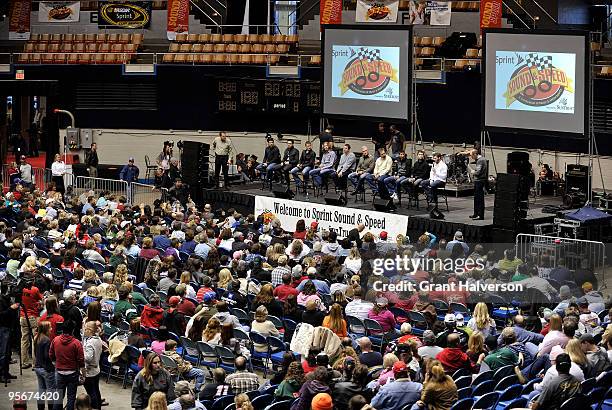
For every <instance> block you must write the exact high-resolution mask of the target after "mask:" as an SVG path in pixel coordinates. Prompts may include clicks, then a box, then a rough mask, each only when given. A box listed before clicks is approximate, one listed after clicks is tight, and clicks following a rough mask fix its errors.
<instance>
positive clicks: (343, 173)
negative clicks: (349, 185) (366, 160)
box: [332, 144, 357, 189]
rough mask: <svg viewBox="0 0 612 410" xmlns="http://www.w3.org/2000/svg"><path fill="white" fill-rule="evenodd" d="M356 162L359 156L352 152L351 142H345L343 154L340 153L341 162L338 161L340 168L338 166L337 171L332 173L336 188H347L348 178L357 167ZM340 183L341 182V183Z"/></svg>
mask: <svg viewBox="0 0 612 410" xmlns="http://www.w3.org/2000/svg"><path fill="white" fill-rule="evenodd" d="M356 162H357V158H356V157H355V154H353V153H352V152H351V146H350V145H349V144H344V146H343V147H342V155H340V162H338V168H336V171H335V172H334V173H333V174H332V178H334V184H336V188H339V189H346V178H347V177H348V175H349V174H350V173H351V172H352V171H353V169H354V168H355V163H356ZM338 183H340V185H339V184H338Z"/></svg>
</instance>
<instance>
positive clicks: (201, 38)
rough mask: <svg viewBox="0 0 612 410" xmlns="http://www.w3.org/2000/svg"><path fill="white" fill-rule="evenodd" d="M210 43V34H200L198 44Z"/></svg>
mask: <svg viewBox="0 0 612 410" xmlns="http://www.w3.org/2000/svg"><path fill="white" fill-rule="evenodd" d="M209 41H210V34H208V33H202V34H198V43H202V44H205V43H208V42H209Z"/></svg>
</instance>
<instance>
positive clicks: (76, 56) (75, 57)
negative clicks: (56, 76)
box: [67, 54, 79, 64]
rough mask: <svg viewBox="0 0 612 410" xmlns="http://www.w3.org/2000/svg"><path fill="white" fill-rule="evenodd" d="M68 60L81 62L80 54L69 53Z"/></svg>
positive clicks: (71, 62) (74, 62) (73, 62)
mask: <svg viewBox="0 0 612 410" xmlns="http://www.w3.org/2000/svg"><path fill="white" fill-rule="evenodd" d="M67 62H68V64H77V63H78V62H79V55H78V54H68V59H67Z"/></svg>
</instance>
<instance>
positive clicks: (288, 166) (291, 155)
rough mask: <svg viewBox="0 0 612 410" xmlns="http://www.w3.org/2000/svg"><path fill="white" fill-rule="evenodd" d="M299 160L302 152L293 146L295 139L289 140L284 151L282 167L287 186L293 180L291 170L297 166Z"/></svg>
mask: <svg viewBox="0 0 612 410" xmlns="http://www.w3.org/2000/svg"><path fill="white" fill-rule="evenodd" d="M299 161H300V152H299V151H298V150H297V148H295V147H294V146H293V140H288V141H287V148H286V149H285V152H283V163H282V168H281V171H282V173H283V176H284V177H285V181H286V182H287V186H289V184H290V182H291V181H290V179H289V171H291V170H292V169H293V168H295V167H297V164H298V162H299Z"/></svg>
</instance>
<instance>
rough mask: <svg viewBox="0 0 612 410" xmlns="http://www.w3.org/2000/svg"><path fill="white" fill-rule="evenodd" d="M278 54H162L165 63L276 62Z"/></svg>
mask: <svg viewBox="0 0 612 410" xmlns="http://www.w3.org/2000/svg"><path fill="white" fill-rule="evenodd" d="M279 61H280V56H279V55H269V54H221V53H217V54H164V56H163V57H162V62H163V63H166V64H259V65H263V64H277V63H278V62H279Z"/></svg>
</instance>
